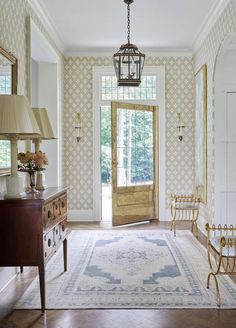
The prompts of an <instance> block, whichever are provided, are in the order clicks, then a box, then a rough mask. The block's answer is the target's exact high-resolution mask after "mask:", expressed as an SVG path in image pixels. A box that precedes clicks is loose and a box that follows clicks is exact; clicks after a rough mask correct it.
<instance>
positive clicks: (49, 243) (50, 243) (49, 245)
mask: <svg viewBox="0 0 236 328" xmlns="http://www.w3.org/2000/svg"><path fill="white" fill-rule="evenodd" d="M51 245H52V241H51V238H49V239H48V247H51Z"/></svg>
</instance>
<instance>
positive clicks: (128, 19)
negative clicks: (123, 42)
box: [127, 3, 130, 44]
mask: <svg viewBox="0 0 236 328" xmlns="http://www.w3.org/2000/svg"><path fill="white" fill-rule="evenodd" d="M129 6H130V4H129V3H128V4H127V41H128V44H129V43H130V7H129Z"/></svg>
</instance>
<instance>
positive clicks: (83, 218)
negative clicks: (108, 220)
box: [68, 210, 97, 222]
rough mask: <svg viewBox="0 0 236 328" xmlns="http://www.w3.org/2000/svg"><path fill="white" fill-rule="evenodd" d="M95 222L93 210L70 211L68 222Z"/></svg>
mask: <svg viewBox="0 0 236 328" xmlns="http://www.w3.org/2000/svg"><path fill="white" fill-rule="evenodd" d="M91 221H97V220H94V214H93V210H68V222H91Z"/></svg>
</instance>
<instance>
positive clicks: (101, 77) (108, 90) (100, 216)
mask: <svg viewBox="0 0 236 328" xmlns="http://www.w3.org/2000/svg"><path fill="white" fill-rule="evenodd" d="M117 101H118V102H126V103H129V104H134V103H136V104H140V105H144V106H145V105H149V106H158V107H159V111H158V112H159V120H158V122H159V123H158V125H159V126H158V131H159V135H158V144H157V148H158V155H159V158H158V171H159V174H158V179H159V181H158V188H159V190H160V193H159V194H158V195H156V203H157V204H159V217H161V219H162V220H163V219H164V220H165V219H166V216H167V214H166V208H165V189H166V187H165V68H164V66H146V67H145V68H144V71H143V76H142V83H141V84H140V86H139V87H117V80H116V75H115V72H114V68H113V67H110V66H101V67H94V68H93V154H94V162H93V163H94V168H93V172H94V175H93V182H94V183H93V190H94V194H93V200H94V202H93V217H94V220H98V221H101V220H103V221H110V222H112V192H111V186H112V184H111V182H112V169H111V168H112V155H111V148H112V147H111V102H117ZM108 140H109V141H108Z"/></svg>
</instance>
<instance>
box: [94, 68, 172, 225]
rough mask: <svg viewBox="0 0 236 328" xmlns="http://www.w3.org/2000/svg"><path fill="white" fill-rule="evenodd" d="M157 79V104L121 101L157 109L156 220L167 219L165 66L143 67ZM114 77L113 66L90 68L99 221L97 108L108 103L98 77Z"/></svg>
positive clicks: (146, 101) (95, 203)
mask: <svg viewBox="0 0 236 328" xmlns="http://www.w3.org/2000/svg"><path fill="white" fill-rule="evenodd" d="M148 73H149V74H155V75H156V77H157V93H156V94H157V102H156V101H153V100H145V101H143V100H123V101H124V102H134V103H145V104H147V105H154V106H158V107H159V134H158V138H159V151H158V154H159V168H158V169H159V170H158V171H159V186H158V189H159V219H160V220H166V209H165V199H166V176H165V175H166V173H165V171H166V170H165V144H166V143H165V126H166V118H165V116H166V115H165V67H164V66H146V67H144V70H143V74H148ZM106 74H107V75H112V74H115V72H114V68H113V67H112V66H99V67H96V66H94V67H93V220H94V221H101V197H100V195H101V194H102V189H101V173H100V110H98V109H99V108H100V106H102V105H107V103H108V102H109V104H110V102H111V100H102V99H101V92H100V90H101V85H100V83H101V76H103V75H106ZM98 196H99V197H98Z"/></svg>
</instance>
